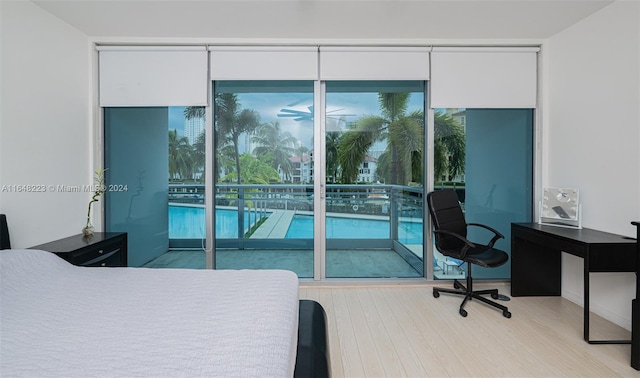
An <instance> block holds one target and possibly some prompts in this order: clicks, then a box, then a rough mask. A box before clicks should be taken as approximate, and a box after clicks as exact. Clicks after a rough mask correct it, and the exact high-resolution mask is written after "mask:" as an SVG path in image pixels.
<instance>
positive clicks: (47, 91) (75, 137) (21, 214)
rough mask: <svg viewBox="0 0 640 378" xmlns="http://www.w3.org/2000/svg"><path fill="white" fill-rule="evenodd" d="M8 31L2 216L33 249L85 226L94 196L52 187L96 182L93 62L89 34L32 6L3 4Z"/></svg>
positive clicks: (0, 134)
mask: <svg viewBox="0 0 640 378" xmlns="http://www.w3.org/2000/svg"><path fill="white" fill-rule="evenodd" d="M0 27H1V29H0V33H1V40H0V46H1V47H0V48H1V50H0V51H1V60H0V62H1V68H0V72H1V76H0V80H1V92H0V93H1V97H0V98H1V103H0V187H2V188H4V190H0V212H2V213H6V214H7V218H8V222H9V232H10V234H11V244H12V247H14V248H26V247H30V246H33V245H36V244H40V243H44V242H48V241H51V240H54V239H58V238H61V237H66V236H70V235H73V234H78V233H80V230H81V228H82V227H83V226H84V222H85V217H86V211H87V210H86V207H87V204H88V201H89V199H90V193H54V192H51V190H50V189H49V188H47V186H49V185H87V184H91V183H92V182H91V180H92V177H91V176H92V172H93V167H92V165H93V163H92V162H91V161H90V156H91V154H92V147H91V144H92V143H93V142H92V139H91V138H92V136H91V133H90V130H91V126H90V122H89V111H90V106H89V104H90V100H89V90H90V89H89V79H90V71H89V61H90V56H91V55H90V52H89V51H90V48H89V43H88V39H87V37H86V36H85V35H84V34H83V33H80V32H79V31H77V30H75V29H74V28H72V27H70V26H69V25H67V24H65V23H64V22H62V21H61V20H60V19H58V18H56V17H53V16H52V15H50V14H49V13H47V12H45V11H44V10H42V9H41V8H39V7H36V6H35V5H33V4H32V3H30V2H26V1H17V2H14V1H0ZM5 185H6V186H5ZM18 185H44V186H45V188H46V190H47V191H46V192H44V193H27V192H19V193H16V192H13V191H12V189H13V187H12V186H18ZM16 189H17V188H16Z"/></svg>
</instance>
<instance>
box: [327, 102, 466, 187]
mask: <svg viewBox="0 0 640 378" xmlns="http://www.w3.org/2000/svg"><path fill="white" fill-rule="evenodd" d="M409 96H410V94H409V93H380V94H378V101H379V103H380V109H381V112H382V115H381V116H374V115H369V116H364V117H362V118H360V119H359V120H357V121H356V122H355V123H354V124H353V125H352V126H351V127H350V130H348V131H347V132H345V133H344V135H343V137H342V139H341V142H340V149H339V153H338V158H339V161H340V167H341V169H342V182H343V183H352V182H355V181H356V179H357V175H358V168H359V166H360V164H361V163H362V162H363V161H364V159H365V157H366V153H367V151H368V150H369V148H370V147H371V146H372V145H373V143H375V142H376V141H384V140H385V139H386V141H387V147H386V150H385V151H384V152H383V153H382V154H381V155H380V157H379V159H378V175H379V176H381V177H383V178H384V179H385V182H387V183H391V184H399V185H406V184H408V183H409V182H423V177H422V167H423V163H422V162H423V147H422V145H423V140H424V113H423V112H422V111H413V112H411V113H410V114H406V111H407V105H408V100H409ZM434 121H435V122H434V128H435V132H434V134H435V137H434V145H435V147H434V151H435V161H434V166H435V173H436V175H440V174H442V173H444V172H448V173H449V174H451V175H453V176H455V175H457V174H459V173H462V172H464V161H465V138H464V131H463V130H462V126H460V124H458V123H457V122H456V121H455V120H453V118H451V116H449V115H447V114H444V113H439V112H436V114H435V119H434ZM327 153H328V151H327ZM436 177H439V176H436Z"/></svg>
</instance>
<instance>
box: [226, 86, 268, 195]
mask: <svg viewBox="0 0 640 378" xmlns="http://www.w3.org/2000/svg"><path fill="white" fill-rule="evenodd" d="M215 106H216V111H215V126H216V142H217V143H216V149H219V148H222V147H224V146H226V145H230V146H231V147H232V148H233V156H234V160H235V162H236V179H237V183H238V184H240V183H241V182H242V174H241V165H240V151H239V139H240V135H242V134H244V133H252V132H253V131H254V130H255V129H256V128H257V127H258V126H259V125H260V114H259V113H258V112H257V111H255V110H251V109H242V110H239V107H240V103H239V102H238V96H237V95H236V94H235V93H219V94H217V95H216V98H215Z"/></svg>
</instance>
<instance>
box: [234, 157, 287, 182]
mask: <svg viewBox="0 0 640 378" xmlns="http://www.w3.org/2000/svg"><path fill="white" fill-rule="evenodd" d="M240 164H241V165H242V182H244V183H247V184H272V183H275V182H280V176H279V175H278V171H276V170H275V169H273V167H271V165H269V164H268V163H266V162H264V161H262V160H260V159H258V158H256V157H255V156H252V155H251V154H248V153H244V154H242V155H240ZM234 176H235V175H234V174H233V173H230V174H228V175H226V176H225V177H223V178H222V179H221V181H223V182H225V181H232V180H233V179H235V177H234Z"/></svg>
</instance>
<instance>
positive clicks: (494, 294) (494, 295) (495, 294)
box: [491, 293, 500, 299]
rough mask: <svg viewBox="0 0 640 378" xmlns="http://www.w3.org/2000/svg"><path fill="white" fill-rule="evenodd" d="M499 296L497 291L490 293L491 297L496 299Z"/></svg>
mask: <svg viewBox="0 0 640 378" xmlns="http://www.w3.org/2000/svg"><path fill="white" fill-rule="evenodd" d="M499 297H500V296H499V295H498V293H491V298H493V299H498V298H499Z"/></svg>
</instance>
